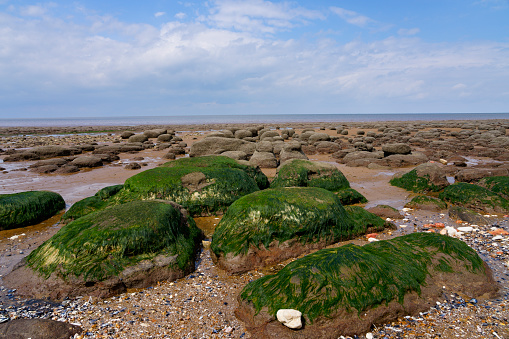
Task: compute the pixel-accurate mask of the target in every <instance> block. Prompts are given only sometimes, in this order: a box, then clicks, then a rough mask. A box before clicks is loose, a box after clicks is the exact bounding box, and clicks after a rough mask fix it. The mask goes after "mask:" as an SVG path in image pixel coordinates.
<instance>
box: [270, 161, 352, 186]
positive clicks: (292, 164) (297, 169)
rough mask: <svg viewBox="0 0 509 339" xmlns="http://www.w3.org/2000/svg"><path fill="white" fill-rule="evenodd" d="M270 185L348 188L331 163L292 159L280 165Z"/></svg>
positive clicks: (344, 179) (347, 184)
mask: <svg viewBox="0 0 509 339" xmlns="http://www.w3.org/2000/svg"><path fill="white" fill-rule="evenodd" d="M270 187H271V188H275V187H320V188H324V189H326V190H329V191H331V192H337V191H339V190H342V189H345V188H350V183H349V182H348V180H347V179H346V177H345V176H344V175H343V173H341V171H340V170H338V168H337V167H336V166H334V165H332V164H328V163H325V162H319V161H309V160H300V159H293V160H289V161H286V162H285V163H284V164H283V165H282V166H280V168H279V169H278V172H277V174H276V176H275V177H274V180H273V181H272V183H271V185H270Z"/></svg>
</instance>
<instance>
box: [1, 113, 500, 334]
mask: <svg viewBox="0 0 509 339" xmlns="http://www.w3.org/2000/svg"><path fill="white" fill-rule="evenodd" d="M260 125H263V127H264V128H265V129H267V130H272V131H276V132H277V133H278V134H280V133H281V131H283V130H287V129H289V128H292V129H293V130H294V131H295V132H296V133H297V134H303V131H304V130H306V129H311V130H314V131H315V132H317V133H324V134H327V135H329V136H330V137H331V138H333V139H334V138H335V139H334V140H336V141H337V142H335V143H336V144H337V149H336V148H334V149H332V148H333V147H332V146H334V145H328V147H329V148H330V149H329V150H326V148H325V147H324V148H320V147H319V145H311V144H309V143H308V144H307V145H305V146H306V148H304V149H303V152H304V153H305V154H306V156H307V157H308V158H309V160H313V161H323V162H327V163H329V164H333V165H334V166H336V167H337V168H338V169H339V170H340V171H341V172H342V173H343V174H344V175H345V176H346V178H347V179H348V181H349V182H350V185H351V187H352V188H354V189H356V190H357V191H358V192H360V193H361V194H363V195H364V196H365V197H366V198H367V200H368V202H367V203H366V204H363V205H362V206H363V207H364V208H370V207H374V206H377V205H389V206H392V207H394V208H396V209H397V210H398V211H399V212H400V213H401V216H402V217H401V218H399V219H395V220H393V222H394V223H395V224H396V226H397V229H396V230H385V231H384V232H381V233H380V234H378V236H377V237H378V239H379V240H384V239H390V238H393V237H396V236H399V235H404V234H409V233H413V232H424V231H429V230H430V226H429V225H432V224H437V223H443V224H444V225H446V226H450V227H453V228H457V227H459V226H469V225H470V224H467V223H464V222H462V221H458V220H457V219H454V218H450V217H449V215H448V214H447V211H446V210H442V211H427V210H419V209H407V208H405V204H406V203H408V202H409V201H410V200H411V199H412V197H414V196H415V194H414V193H412V192H409V191H406V190H404V189H402V188H399V187H395V186H391V185H390V184H389V180H390V179H391V178H392V177H393V176H394V175H395V174H397V173H406V172H408V171H409V170H410V169H412V168H414V167H415V166H416V164H412V163H410V162H405V161H406V160H404V161H401V162H399V163H396V162H394V161H388V160H386V159H378V160H377V161H376V162H375V161H371V160H367V159H366V158H362V159H360V158H357V159H355V160H352V161H345V157H346V155H348V152H346V151H345V150H349V149H352V148H353V147H356V146H354V145H355V144H356V143H364V144H365V145H364V146H366V144H370V145H373V147H374V148H375V149H381V147H382V145H383V144H389V143H392V142H398V143H405V144H408V145H410V147H411V148H412V151H413V152H417V153H419V154H422V156H423V157H424V156H425V157H426V161H427V162H437V163H443V164H444V168H445V170H446V171H447V173H448V174H447V175H448V178H449V179H451V180H452V181H454V178H455V176H456V175H457V174H458V173H459V172H460V171H461V170H463V169H464V168H468V169H474V170H478V171H480V172H482V171H484V172H486V171H492V172H496V173H504V171H506V172H507V170H509V156H508V154H509V144H508V143H507V142H506V138H507V136H508V135H509V133H508V131H507V130H506V128H509V120H503V119H499V120H482V121H481V120H448V121H419V122H415V121H371V122H295V123H286V122H285V123H278V124H272V123H271V124H255V125H253V124H252V123H244V124H231V123H210V124H181V125H163V126H161V125H139V126H125V125H116V126H81V127H79V126H78V127H76V126H73V127H69V126H61V127H2V128H0V136H1V137H0V149H1V150H2V153H0V159H2V162H1V163H0V167H1V168H2V169H1V173H0V178H1V181H0V182H1V183H0V194H10V193H17V192H23V191H31V190H49V191H54V192H57V193H59V194H61V195H62V197H63V198H64V200H65V203H66V209H68V208H70V206H72V204H74V203H76V202H77V201H79V200H81V199H83V198H86V197H89V196H92V195H94V194H95V193H96V192H97V191H99V190H100V189H101V188H104V187H107V186H112V185H117V184H123V183H124V182H125V180H126V179H128V178H129V177H131V176H133V175H135V174H137V173H140V172H142V171H144V170H147V169H152V168H156V167H157V166H159V165H161V164H163V163H166V162H168V161H171V160H168V159H167V158H165V157H166V155H167V153H168V148H162V147H159V146H160V144H161V142H158V141H157V140H156V139H154V138H152V139H150V140H151V141H150V143H149V144H146V147H144V148H143V149H142V150H140V151H135V152H134V151H133V152H119V153H117V154H115V156H116V157H115V158H111V159H110V160H111V161H110V160H108V161H106V160H104V162H103V164H102V165H101V166H97V167H93V168H88V167H84V168H80V169H79V171H76V172H72V173H66V174H55V172H53V171H48V172H47V173H45V172H41V171H37V170H35V169H36V168H38V167H37V166H34V165H35V164H36V163H37V162H38V161H40V160H20V161H6V159H7V158H8V157H9V156H13V155H15V154H17V153H16V152H19V151H20V150H28V149H30V148H34V147H40V146H55V145H58V146H65V147H67V146H70V145H92V146H94V147H96V148H97V146H108V147H109V146H118V145H122V144H126V143H127V142H128V141H127V140H126V139H122V138H121V136H120V135H121V133H122V132H124V131H127V130H129V131H132V132H133V133H137V134H139V133H141V132H143V131H146V130H154V129H157V128H164V129H167V130H173V131H175V136H177V137H179V139H180V140H179V141H178V143H179V147H180V148H182V149H183V150H184V154H177V155H176V158H180V157H187V156H189V150H190V147H191V146H192V145H193V144H194V143H196V142H199V141H200V140H203V138H204V137H205V136H206V135H208V134H210V133H214V132H217V131H222V130H228V129H232V128H233V129H234V130H244V129H247V128H249V127H252V126H255V127H257V128H260V129H261V126H260ZM340 130H341V131H347V133H346V134H341V133H339V131H340ZM466 131H471V132H472V133H471V134H470V132H466ZM492 131H493V132H492ZM495 131H497V132H495ZM368 135H374V137H369V136H368ZM366 138H372V139H373V140H372V142H371V143H369V142H367V140H366ZM285 142H289V140H286V141H285ZM357 145H358V146H359V147H363V146H362V145H359V144H357ZM171 147H173V146H171ZM359 149H360V148H359ZM87 152H89V151H84V153H87ZM351 153H352V152H351ZM456 156H461V157H462V158H463V159H464V163H465V164H464V165H463V164H461V165H460V164H459V161H458V160H455V159H454V157H456ZM416 157H417V156H416ZM133 163H136V164H138V165H139V168H138V167H133V166H129V165H131V164H133ZM130 168H134V169H130ZM261 170H262V171H263V172H264V173H265V174H266V175H267V176H268V177H269V179H270V178H273V177H274V176H275V175H276V168H263V167H262V168H261ZM507 214H509V211H507V212H506V213H505V214H504V213H490V214H489V215H488V216H487V218H489V220H490V221H491V222H490V224H488V225H485V226H482V225H476V226H475V227H474V228H475V231H473V232H464V233H463V234H461V235H460V234H458V235H457V237H458V238H459V239H460V240H462V241H465V242H466V243H467V244H468V245H469V246H471V247H472V248H473V249H475V250H476V251H477V253H478V254H479V255H480V256H481V258H482V259H483V260H484V261H486V262H487V263H488V265H489V267H490V268H491V269H492V270H493V273H494V276H495V280H496V281H497V283H498V284H499V285H500V293H499V297H497V298H495V299H489V300H472V298H469V297H468V296H465V295H457V294H454V292H452V291H447V290H444V298H443V300H442V301H440V303H438V302H437V304H436V306H435V307H433V308H431V309H430V310H429V311H428V312H424V313H421V314H420V315H419V316H414V317H408V318H401V319H399V321H397V322H391V323H387V324H379V325H377V326H373V328H372V329H371V331H370V332H369V335H368V336H371V338H438V337H440V338H458V337H459V338H509V329H508V326H507V323H508V318H509V273H508V268H509V237H503V238H502V239H500V240H493V235H492V234H491V233H490V232H491V231H493V228H495V229H502V230H507V231H509V217H508V216H507ZM60 216H61V214H60V215H57V216H55V217H53V218H51V219H50V220H47V221H45V222H43V223H41V224H38V225H33V226H28V227H24V228H18V229H13V230H6V231H0V275H1V276H2V277H3V276H5V275H7V274H8V273H9V272H10V271H11V270H12V269H13V268H14V266H15V265H16V264H17V263H18V262H19V261H20V260H22V259H23V258H24V257H25V256H26V255H28V254H29V253H30V252H31V251H32V250H34V249H35V248H36V247H37V246H39V245H40V244H42V243H43V242H44V241H45V240H47V239H49V237H51V236H52V235H53V234H55V233H56V232H57V231H58V229H59V228H60V227H61V226H60V225H59V223H58V221H59V217H60ZM220 218H221V216H220V215H219V216H213V217H200V218H195V221H196V223H197V225H198V227H200V228H201V229H202V230H204V233H205V238H206V241H205V242H204V248H203V249H202V250H201V252H200V256H199V260H198V262H197V264H196V270H195V272H193V273H191V274H189V275H187V276H186V277H184V278H182V279H179V280H177V281H173V282H168V281H163V282H160V283H159V284H157V285H156V286H152V287H150V288H146V289H143V290H133V291H128V292H127V293H123V294H121V295H119V296H115V297H111V298H108V299H104V300H102V299H98V298H91V297H87V296H83V297H81V298H73V299H69V300H64V301H63V302H59V303H53V302H47V301H33V300H30V299H26V298H25V297H24V296H22V295H19V294H18V293H17V291H13V290H12V289H10V288H9V286H6V287H2V291H0V295H1V301H2V305H1V308H0V315H2V316H4V317H5V318H10V319H15V318H34V317H40V318H48V319H53V320H59V321H65V322H68V323H73V324H79V326H81V327H82V328H83V332H82V334H81V335H79V336H77V337H79V338H137V337H146V338H165V337H166V338H250V337H251V335H250V333H249V332H248V331H247V330H246V328H245V325H244V324H243V323H242V322H241V321H239V320H238V319H237V318H236V317H235V314H234V310H235V308H236V307H237V296H238V294H239V293H240V292H241V291H242V289H243V287H244V286H245V285H246V284H247V283H248V282H249V281H251V280H254V279H257V278H259V277H261V276H264V275H267V274H272V273H275V272H277V271H278V270H279V269H281V268H282V267H284V265H285V264H287V263H289V262H291V261H292V260H293V259H291V260H287V261H285V262H283V263H281V264H278V265H276V266H274V267H268V268H264V269H259V270H253V271H250V272H247V273H243V274H236V275H231V274H227V273H226V272H224V271H222V270H221V269H219V268H218V267H217V266H216V265H215V264H214V263H213V262H212V260H211V257H210V253H209V251H208V248H207V243H208V241H209V240H210V238H211V236H212V233H213V228H214V227H215V225H217V223H218V222H219V220H220ZM437 231H439V230H437ZM351 242H353V243H355V244H358V245H363V244H367V243H368V241H367V239H366V238H365V237H359V238H357V239H353V240H351V241H347V242H343V243H337V244H333V245H331V246H332V247H334V246H342V245H344V244H345V243H351ZM0 279H1V278H0ZM0 285H3V284H2V283H1V281H0ZM363 337H366V336H365V335H364V336H363Z"/></svg>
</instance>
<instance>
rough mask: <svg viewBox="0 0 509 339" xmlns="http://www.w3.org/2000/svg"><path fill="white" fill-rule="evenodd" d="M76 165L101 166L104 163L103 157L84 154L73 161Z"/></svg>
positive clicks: (72, 163)
mask: <svg viewBox="0 0 509 339" xmlns="http://www.w3.org/2000/svg"><path fill="white" fill-rule="evenodd" d="M71 165H74V166H76V167H80V168H81V167H100V166H102V165H103V162H102V160H101V158H99V157H97V156H93V155H84V156H81V157H78V158H76V159H74V160H73V161H71Z"/></svg>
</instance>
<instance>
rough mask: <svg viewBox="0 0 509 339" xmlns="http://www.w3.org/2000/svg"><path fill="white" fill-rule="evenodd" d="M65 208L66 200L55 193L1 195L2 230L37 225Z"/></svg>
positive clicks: (0, 214) (0, 218)
mask: <svg viewBox="0 0 509 339" xmlns="http://www.w3.org/2000/svg"><path fill="white" fill-rule="evenodd" d="M64 208H65V201H64V199H63V198H62V196H61V195H60V194H58V193H55V192H49V191H29V192H21V193H15V194H0V230H6V229H11V228H18V227H23V226H29V225H34V224H37V223H39V222H41V221H43V220H46V219H48V218H50V217H52V216H54V215H55V214H57V213H58V212H60V211H61V210H63V209H64Z"/></svg>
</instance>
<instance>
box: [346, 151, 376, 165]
mask: <svg viewBox="0 0 509 339" xmlns="http://www.w3.org/2000/svg"><path fill="white" fill-rule="evenodd" d="M382 157H383V154H382V153H381V152H367V151H354V152H348V153H346V154H345V156H344V157H343V161H342V162H343V163H344V164H346V163H349V162H351V161H354V160H358V159H382Z"/></svg>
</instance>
